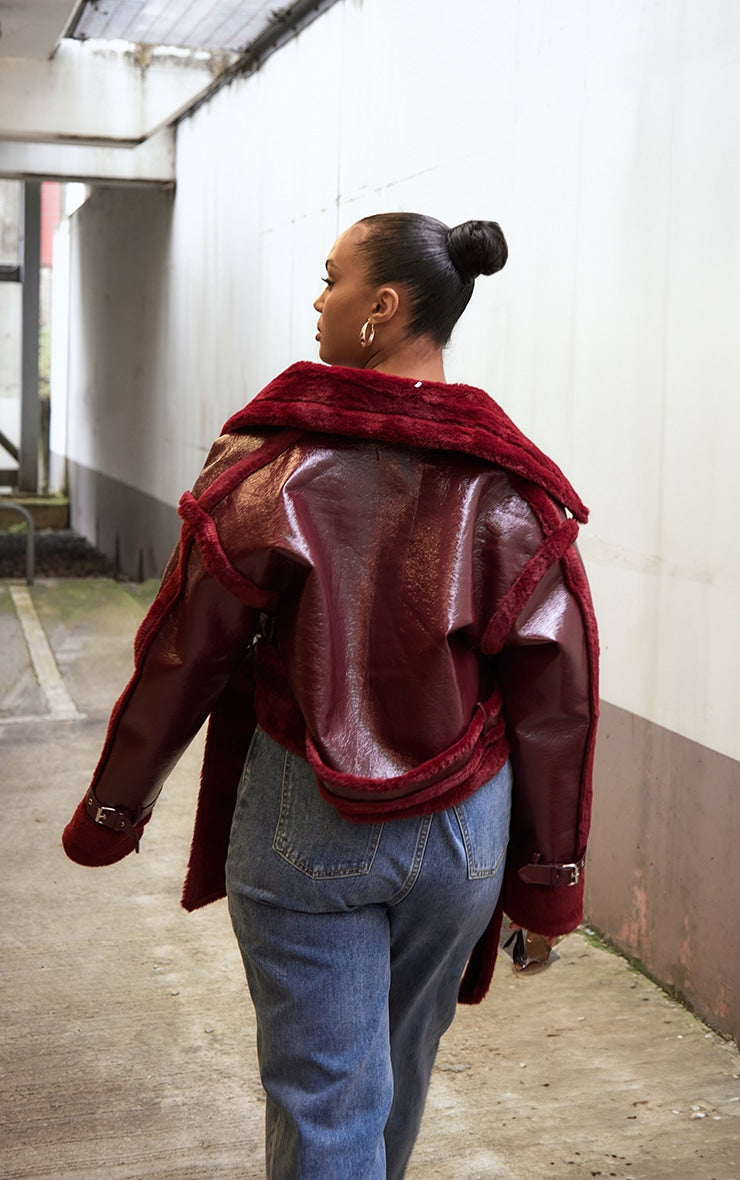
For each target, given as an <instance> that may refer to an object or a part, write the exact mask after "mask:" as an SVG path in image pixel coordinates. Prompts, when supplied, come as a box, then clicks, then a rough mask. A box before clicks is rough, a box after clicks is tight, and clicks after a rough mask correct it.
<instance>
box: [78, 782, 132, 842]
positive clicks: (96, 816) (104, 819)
mask: <svg viewBox="0 0 740 1180" xmlns="http://www.w3.org/2000/svg"><path fill="white" fill-rule="evenodd" d="M85 811H86V812H87V814H88V815H89V816H90V819H91V820H93V821H94V822H95V823H96V824H100V826H101V828H110V829H111V831H113V832H125V833H126V835H127V836H128V837H129V839H130V840H131V841H132V843H133V845H134V848H135V849H136V851H137V852H138V851H139V833H138V832H137V830H136V828H135V827H134V825H133V822H132V818H131V814H126V812H125V811H122V810H121V809H120V807H104V806H103V805H102V804H101V803H98V800H97V799H96V798H95V792H94V791H88V793H87V795H86V797H85ZM134 814H135V813H134Z"/></svg>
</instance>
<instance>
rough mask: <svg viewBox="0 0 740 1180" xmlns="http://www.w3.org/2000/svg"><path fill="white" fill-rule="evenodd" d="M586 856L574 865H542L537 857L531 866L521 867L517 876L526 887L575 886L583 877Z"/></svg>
mask: <svg viewBox="0 0 740 1180" xmlns="http://www.w3.org/2000/svg"><path fill="white" fill-rule="evenodd" d="M585 863H586V854H585V853H584V854H583V856H582V857H581V859H580V860H579V861H576V862H575V863H574V864H552V865H548V864H543V863H542V862H541V861H538V860H537V857H535V859H534V860H533V862H532V863H531V864H527V865H522V867H521V868H520V869H518V870H517V875H518V876H519V877H521V879H522V881H524V882H526V884H527V885H577V884H578V882H579V881H580V879H581V877H582V876H583V868H584V865H585Z"/></svg>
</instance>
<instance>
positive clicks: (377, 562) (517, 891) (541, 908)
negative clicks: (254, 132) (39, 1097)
mask: <svg viewBox="0 0 740 1180" xmlns="http://www.w3.org/2000/svg"><path fill="white" fill-rule="evenodd" d="M506 257H507V247H506V243H505V240H504V237H503V235H502V233H501V230H500V229H499V227H498V226H497V225H496V224H495V223H493V222H479V221H473V222H465V223H464V224H463V225H460V226H456V227H455V228H453V229H448V228H447V227H446V226H444V225H443V224H442V223H441V222H438V221H435V220H434V219H432V218H428V217H422V216H419V215H415V214H404V213H399V214H381V215H378V216H375V217H368V218H364V219H363V220H362V221H359V222H358V223H357V224H356V225H354V226H352V227H351V228H350V229H349V230H347V231H346V232H345V233H343V234H342V235H341V237H340V238H339V239H338V240H337V242H336V243H335V244H334V246H333V247H332V250H331V253H330V256H329V258H328V260H327V264H326V267H327V276H326V279H325V280H324V281H325V284H326V286H325V289H324V291H322V293H321V295H320V296H319V298H318V299H317V300H316V302H315V304H314V306H315V308H316V311H317V312H318V313H319V319H318V331H317V339H318V341H319V355H320V357H321V360H322V361H324V362H325V365H318V364H308V363H300V364H297V365H294V366H292V367H291V368H290V369H288V370H286V372H284V373H282V374H281V375H280V376H279V377H277V378H276V379H275V381H273V382H271V383H270V385H268V386H267V387H266V389H265V390H263V391H262V393H261V394H259V395H258V396H257V397H256V398H255V399H254V400H253V401H252V402H251V403H249V404H248V405H247V406H246V407H245V408H244V409H243V410H241V411H239V412H238V413H237V414H235V415H234V417H233V418H231V419H230V421H229V422H227V423H226V426H225V427H224V431H223V434H222V436H221V437H220V438H219V439H218V440H217V441H216V443H215V444H214V446H213V448H212V450H211V453H210V455H209V458H208V460H207V462H206V465H205V467H204V469H203V472H202V473H201V475H200V477H199V479H198V481H197V483H196V485H195V488H194V490H193V493H192V494H191V493H186V494H185V495H184V496H183V498H182V500H181V504H180V513H181V515H182V517H183V521H184V523H183V529H182V535H181V539H180V543H179V545H178V547H177V549H176V550H175V553H174V554H173V556H172V559H171V561H170V564H169V566H168V568H167V570H166V572H165V576H164V579H163V583H162V586H161V588H160V591H159V594H158V596H157V599H156V600H155V602H154V604H153V606H152V608H151V611H150V612H149V614H148V615H147V618H146V619H145V621H144V623H143V625H142V627H141V630H140V632H139V635H138V637H137V641H136V667H135V672H134V676H133V678H132V680H131V682H130V684H129V685H128V687H127V688H126V690H125V691H124V693H123V695H122V697H121V698H120V700H119V701H118V703H117V705H116V707H115V709H114V711H113V715H112V717H111V721H110V726H109V731H108V735H107V738H106V743H105V747H104V750H103V754H102V757H101V759H100V763H99V765H98V768H97V770H96V772H95V776H94V778H93V782H92V786H91V788H90V790H89V791H88V793H87V795H86V796H85V799H84V800H83V802H82V803H81V804H80V806H79V807H78V809H77V811H76V813H75V815H74V817H73V819H72V821H71V822H70V824H69V825H68V827H67V829H66V830H65V834H64V844H65V848H66V850H67V852H68V854H69V855H70V856H71V857H72V859H74V860H77V861H78V862H79V863H81V864H91V865H92V864H104V863H105V864H107V863H112V862H113V861H115V860H118V859H120V857H122V856H124V855H125V854H126V853H127V852H129V851H131V850H132V849H133V848H134V847H136V848H137V850H138V843H139V839H140V837H141V834H142V831H143V827H144V824H145V823H146V822H147V820H148V818H149V815H150V813H151V810H152V807H153V805H154V802H155V800H156V797H157V795H158V793H159V791H160V789H161V785H162V782H163V781H164V779H165V778H166V776H167V774H168V772H169V771H170V769H171V768H172V766H173V765H174V763H175V761H176V760H177V758H178V757H179V756H180V754H181V753H182V750H183V749H184V747H185V746H186V744H187V743H188V742H189V741H190V739H191V738H192V736H193V735H194V734H195V732H196V731H197V730H198V728H199V727H200V725H201V724H202V722H203V720H204V719H205V718H206V717H207V716H208V715H209V714H210V724H209V731H208V739H207V743H206V752H205V758H204V768H203V779H202V784H201V794H200V800H199V807H198V814H197V817H196V829H195V835H194V839H193V849H192V853H191V863H190V867H189V872H188V879H187V881H186V885H185V891H184V895H183V904H184V905H185V907H186V908H188V909H193V908H195V907H196V906H199V905H203V904H205V903H206V902H208V901H211V900H213V899H214V898H217V897H220V896H223V894H224V892H225V891H227V892H228V898H229V907H230V912H231V915H232V920H233V924H234V929H235V932H236V936H237V939H238V941H239V945H240V948H241V951H242V955H243V958H244V963H245V967H246V973H247V977H248V981H249V987H250V991H251V994H252V998H253V1001H254V1005H255V1010H256V1014H257V1022H258V1052H259V1060H260V1069H261V1074H262V1080H263V1084H264V1087H265V1090H266V1092H267V1173H268V1175H269V1176H270V1177H273V1178H282V1180H288V1178H291V1180H293V1178H295V1177H300V1178H301V1180H309V1178H313V1180H332V1178H334V1177H340V1176H341V1177H342V1178H345V1177H348V1176H349V1177H352V1180H360V1178H365V1177H367V1178H373V1180H377V1178H380V1177H386V1176H388V1177H392V1178H394V1180H395V1178H398V1177H401V1176H403V1174H404V1171H405V1168H406V1164H407V1162H408V1158H409V1156H410V1153H411V1150H412V1147H413V1143H414V1140H415V1137H416V1135H417V1132H418V1129H419V1124H420V1121H421V1116H422V1110H423V1106H424V1100H425V1096H426V1092H427V1087H428V1083H429V1077H430V1073H431V1069H432V1065H433V1061H434V1056H435V1053H436V1050H437V1045H438V1042H439V1038H440V1036H441V1034H442V1033H443V1032H444V1030H445V1029H446V1028H447V1027H448V1025H449V1024H450V1022H451V1020H452V1017H453V1014H454V1009H455V1004H456V1002H457V1000H458V999H460V1000H462V1001H463V1002H476V1001H478V1000H480V999H482V997H483V995H484V994H485V992H486V990H487V988H488V985H489V983H490V978H491V972H492V970H493V961H494V958H495V955H496V949H497V945H498V937H499V930H500V924H501V916H502V912H504V911H505V912H506V913H507V914H508V915H509V916H510V917H511V919H512V920H513V922H514V923H516V924H518V925H520V926H522V927H525V928H526V929H529V930H536V931H538V932H540V933H541V934H543V935H546V936H548V937H550V938H552V937H555V936H557V935H559V934H563V933H566V932H567V931H569V930H572V929H573V928H574V927H575V926H576V925H577V924H578V922H579V921H580V919H581V917H582V899H583V883H582V879H581V874H582V867H583V860H584V856H585V844H586V836H587V831H588V824H589V811H590V779H591V763H592V756H593V741H594V730H595V721H596V707H597V688H596V631H595V624H594V620H593V612H592V609H591V603H590V598H589V593H588V587H587V583H586V580H585V576H584V574H583V571H582V568H581V565H580V561H579V559H578V556H577V553H576V551H575V548H574V540H575V537H576V533H577V530H578V525H577V521H578V520H581V521H583V520H585V518H586V510H585V508H584V507H583V505H582V503H581V501H580V500H579V499H578V497H577V495H576V494H575V492H574V491H573V489H572V488H571V487H570V485H569V484H568V483H567V481H566V480H565V478H564V476H563V475H562V473H561V472H560V471H559V470H558V469H557V468H556V467H555V465H554V464H553V463H551V462H550V460H549V459H547V458H546V457H545V456H544V455H543V454H542V453H541V452H539V451H538V450H537V449H536V447H534V445H533V444H532V443H531V442H529V441H528V440H527V439H526V438H525V437H524V436H523V435H522V434H521V433H520V432H519V431H518V430H517V429H516V427H515V426H514V425H513V423H512V422H511V421H510V420H509V419H508V418H507V417H506V415H505V414H504V413H503V411H501V410H500V409H499V408H498V406H497V405H496V404H495V403H494V402H492V401H491V400H490V398H488V396H487V395H486V394H485V393H483V392H482V391H481V390H478V389H475V388H472V387H468V386H461V385H447V384H445V376H444V367H443V349H444V346H445V345H446V343H447V342H448V340H449V337H450V333H451V332H452V329H453V327H454V324H455V323H456V321H457V319H458V318H459V316H460V315H461V313H462V311H463V310H464V308H465V306H466V305H467V303H468V301H469V299H470V296H471V294H472V291H473V284H474V281H475V278H476V276H477V275H479V274H491V273H493V272H494V271H496V270H498V269H500V268H501V267H502V266H503V265H504V263H505V261H506ZM327 366H328V367H327ZM512 784H513V786H512ZM237 788H238V789H237ZM229 830H230V838H229Z"/></svg>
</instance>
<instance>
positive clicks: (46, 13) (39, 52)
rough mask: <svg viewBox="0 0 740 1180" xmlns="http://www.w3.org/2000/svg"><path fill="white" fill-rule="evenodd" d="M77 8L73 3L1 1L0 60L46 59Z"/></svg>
mask: <svg viewBox="0 0 740 1180" xmlns="http://www.w3.org/2000/svg"><path fill="white" fill-rule="evenodd" d="M79 7H80V2H75V0H31V2H29V0H3V3H2V4H0V9H1V10H2V13H1V18H0V19H2V27H1V28H0V58H3V59H4V58H7V57H49V56H50V55H51V54H52V53H53V52H54V46H55V45H56V44H57V42H58V40H59V38H60V37H61V36H63V34H64V32H65V30H66V29H67V28H69V27H70V25H71V24H72V22H73V20H74V19H75V16H76V14H77V10H78V8H79ZM4 68H5V62H4V61H3V69H4Z"/></svg>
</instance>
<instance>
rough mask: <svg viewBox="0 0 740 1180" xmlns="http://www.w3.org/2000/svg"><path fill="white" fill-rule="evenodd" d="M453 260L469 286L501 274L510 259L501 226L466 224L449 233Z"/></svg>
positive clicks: (486, 223) (490, 222)
mask: <svg viewBox="0 0 740 1180" xmlns="http://www.w3.org/2000/svg"><path fill="white" fill-rule="evenodd" d="M447 250H448V252H449V255H450V258H451V259H452V261H453V263H454V264H455V266H456V267H457V269H458V270H459V272H460V274H461V275H462V277H463V278H464V279H465V280H466V281H467V282H472V281H473V280H474V279H477V277H478V275H492V274H495V273H496V271H497V270H501V267H502V266H504V264H505V262H506V259H507V258H508V256H509V248H508V246H507V245H506V238H505V237H504V235H503V233H502V231H501V226H500V225H499V224H498V222H496V221H463V222H462V224H461V225H454V226H453V227H452V229H448V230H447Z"/></svg>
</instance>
